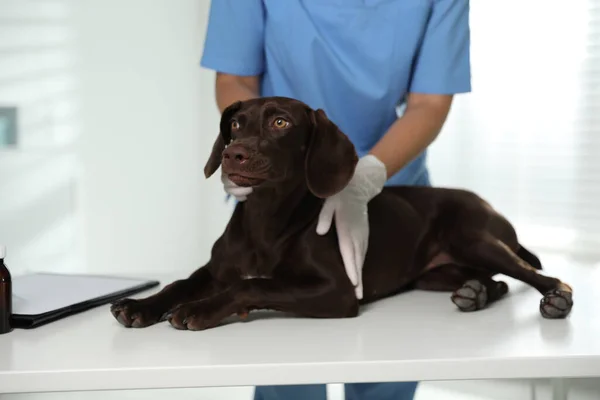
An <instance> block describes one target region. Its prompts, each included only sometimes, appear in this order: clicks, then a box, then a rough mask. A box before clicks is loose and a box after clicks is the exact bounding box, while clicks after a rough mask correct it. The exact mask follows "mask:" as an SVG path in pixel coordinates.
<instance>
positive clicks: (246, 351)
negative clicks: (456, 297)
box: [0, 259, 600, 393]
mask: <svg viewBox="0 0 600 400" xmlns="http://www.w3.org/2000/svg"><path fill="white" fill-rule="evenodd" d="M546 264H547V265H548V266H547V271H549V272H552V273H553V274H556V275H557V276H559V277H560V278H562V279H563V280H565V281H566V282H568V283H571V284H572V285H573V287H574V293H575V295H574V303H575V305H574V308H573V312H572V313H571V315H570V316H569V318H568V319H566V320H545V319H543V318H542V317H541V315H540V313H539V310H538V305H539V301H540V298H541V296H540V294H538V293H537V292H536V291H535V290H533V289H532V288H529V287H526V286H525V285H523V284H521V283H520V282H516V281H514V280H512V279H506V281H507V283H508V284H509V286H510V293H509V295H508V296H507V297H506V298H504V299H503V300H502V301H500V302H498V303H496V304H495V305H493V306H492V307H490V308H488V309H486V310H483V311H479V312H475V313H461V312H459V311H458V310H457V309H456V308H455V306H454V305H453V304H452V303H451V302H450V300H449V294H447V293H433V292H411V293H407V294H402V295H399V296H397V297H394V298H391V299H387V300H384V301H381V302H379V303H377V304H376V305H373V306H371V307H369V308H367V309H365V310H364V311H363V313H362V315H360V316H359V317H358V318H354V319H345V320H344V319H339V320H309V319H300V318H287V317H284V316H281V315H279V314H271V313H269V315H267V316H263V317H261V318H257V317H255V318H252V317H251V318H250V319H249V321H248V322H245V323H238V322H236V323H232V324H228V325H224V326H221V327H218V328H215V329H211V330H207V331H203V332H188V331H178V330H175V329H173V328H171V327H170V325H168V324H166V323H163V324H159V325H156V326H153V327H150V328H146V329H125V328H123V327H122V326H120V325H118V324H117V322H116V321H115V320H114V319H113V317H112V315H111V314H110V312H109V310H108V306H104V307H100V308H98V309H94V310H91V311H88V312H85V313H83V314H79V315H77V316H73V317H70V318H67V319H64V320H62V321H58V322H54V323H51V324H49V325H46V326H42V327H39V328H37V329H33V330H15V331H13V332H11V333H9V334H7V335H2V336H0V393H17V392H45V391H70V390H102V389H113V390H119V389H136V388H137V389H142V388H146V389H152V388H176V387H206V386H237V385H256V384H302V383H337V382H368V381H369V382H374V381H402V380H453V379H487V378H528V377H529V378H535V377H538V378H541V377H594V376H600V268H599V267H596V268H592V267H582V266H577V264H576V263H574V262H572V261H568V260H564V259H556V260H554V259H553V260H552V262H548V259H546ZM165 283H168V282H165ZM147 293H150V292H147ZM147 293H144V295H146V294H147ZM257 315H258V314H257Z"/></svg>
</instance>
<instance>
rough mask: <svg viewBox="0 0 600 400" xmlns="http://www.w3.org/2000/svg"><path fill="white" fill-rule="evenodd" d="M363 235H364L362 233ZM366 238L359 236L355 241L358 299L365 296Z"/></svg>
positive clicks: (356, 291)
mask: <svg viewBox="0 0 600 400" xmlns="http://www.w3.org/2000/svg"><path fill="white" fill-rule="evenodd" d="M361 236H362V235H361ZM365 242H366V240H365V238H364V237H360V236H359V237H357V238H356V240H355V242H354V262H355V267H356V284H355V286H356V287H355V293H356V298H357V299H359V300H360V299H362V296H363V285H362V267H363V263H364V261H365V252H366V246H365Z"/></svg>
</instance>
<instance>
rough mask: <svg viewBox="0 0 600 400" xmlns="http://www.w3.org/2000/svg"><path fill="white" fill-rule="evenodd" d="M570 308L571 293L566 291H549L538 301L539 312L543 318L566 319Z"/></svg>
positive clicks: (571, 303)
mask: <svg viewBox="0 0 600 400" xmlns="http://www.w3.org/2000/svg"><path fill="white" fill-rule="evenodd" d="M571 308H573V293H571V292H569V291H566V290H560V289H555V290H551V291H549V292H548V293H546V295H545V296H544V297H543V298H542V300H541V301H540V312H541V314H542V316H543V317H544V318H549V319H557V318H566V316H567V315H569V313H570V312H571Z"/></svg>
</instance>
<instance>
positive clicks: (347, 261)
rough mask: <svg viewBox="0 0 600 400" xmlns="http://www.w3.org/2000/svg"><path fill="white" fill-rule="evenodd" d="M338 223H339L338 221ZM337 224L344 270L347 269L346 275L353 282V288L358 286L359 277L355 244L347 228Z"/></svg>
mask: <svg viewBox="0 0 600 400" xmlns="http://www.w3.org/2000/svg"><path fill="white" fill-rule="evenodd" d="M336 222H337V221H336ZM339 225H340V224H337V229H338V243H339V246H340V253H341V254H342V261H343V262H344V268H345V269H346V274H347V275H348V278H349V279H350V282H352V285H353V286H356V285H357V284H358V276H357V274H356V261H355V260H354V243H353V240H352V237H351V236H350V233H349V231H348V230H347V229H344V228H345V227H344V226H343V224H342V226H339Z"/></svg>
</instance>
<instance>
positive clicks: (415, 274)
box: [111, 97, 573, 330]
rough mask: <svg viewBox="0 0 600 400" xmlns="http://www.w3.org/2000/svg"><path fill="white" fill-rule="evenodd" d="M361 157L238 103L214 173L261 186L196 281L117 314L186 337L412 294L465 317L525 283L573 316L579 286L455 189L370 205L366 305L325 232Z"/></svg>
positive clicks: (309, 120) (278, 100)
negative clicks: (334, 200)
mask: <svg viewBox="0 0 600 400" xmlns="http://www.w3.org/2000/svg"><path fill="white" fill-rule="evenodd" d="M357 160H358V158H357V155H356V152H355V149H354V147H353V145H352V144H351V142H350V141H349V140H348V138H347V137H346V136H345V135H344V134H343V133H342V132H340V130H339V129H338V127H337V126H336V125H335V124H334V123H333V122H331V121H330V120H329V119H328V118H327V117H326V115H325V113H324V112H323V111H322V110H317V111H314V110H312V109H310V108H309V107H308V106H307V105H305V104H304V103H301V102H299V101H296V100H293V99H288V98H282V97H271V98H261V99H255V100H249V101H245V102H238V103H235V104H233V105H231V106H229V107H228V108H227V109H226V110H225V111H224V112H223V115H222V117H221V123H220V133H219V135H218V137H217V139H216V141H215V144H214V147H213V149H212V154H211V155H210V158H209V160H208V162H207V164H206V167H205V175H206V177H210V176H211V175H212V174H213V173H214V172H215V171H216V170H217V169H218V168H219V166H221V167H222V169H223V173H225V174H226V175H227V176H228V177H229V179H230V180H232V181H233V182H234V183H236V184H238V185H241V186H250V185H251V186H254V191H253V193H252V194H251V195H250V196H249V197H248V199H247V200H246V201H245V202H243V203H239V204H237V206H236V208H235V211H234V213H233V215H232V217H231V220H230V221H229V223H228V225H227V227H226V229H225V232H224V233H223V235H222V236H221V237H220V238H219V239H218V240H217V241H216V243H215V244H214V247H213V249H212V254H211V259H210V261H209V262H208V264H207V265H205V266H204V267H203V268H199V269H198V270H196V271H195V272H194V273H193V274H192V275H191V276H189V277H188V278H187V279H182V280H178V281H176V282H174V283H171V284H170V285H168V286H166V287H165V288H164V289H163V290H162V291H160V292H159V293H157V294H155V295H152V296H150V297H148V298H145V299H141V300H132V299H124V300H121V301H118V302H116V303H115V304H113V305H112V307H111V312H112V314H113V315H114V316H115V318H116V319H117V320H118V321H119V322H120V323H121V324H123V325H125V326H127V327H138V328H139V327H145V326H148V325H151V324H154V323H157V322H160V321H164V320H168V321H169V322H170V323H171V325H173V326H174V327H176V328H178V329H190V330H201V329H206V328H211V327H214V326H217V325H218V324H219V323H220V322H221V321H222V320H223V319H225V318H227V317H229V316H230V315H232V314H238V315H241V316H243V315H247V313H248V312H250V311H252V310H257V309H271V310H278V311H283V312H288V313H293V314H296V315H298V316H302V317H317V318H343V317H355V316H357V315H358V312H359V304H363V303H369V302H372V301H375V300H377V299H381V298H383V297H386V296H390V295H393V294H396V293H399V292H401V291H404V290H408V289H411V288H417V289H423V290H435V291H449V292H453V294H452V296H451V299H452V301H453V302H454V303H455V304H456V305H457V306H458V308H459V309H460V310H462V311H474V310H479V309H481V308H484V307H485V306H486V305H488V304H490V303H492V302H494V301H496V300H498V299H500V298H501V297H502V296H503V295H504V294H506V293H507V291H508V286H507V285H506V283H504V282H501V281H496V280H494V279H492V277H493V276H494V275H496V274H504V275H507V276H511V277H513V278H516V279H519V280H521V281H523V282H525V283H527V284H529V285H531V286H533V287H534V288H535V289H537V290H538V291H539V292H540V293H541V294H542V295H543V298H542V301H541V304H540V311H541V314H542V316H544V317H546V318H564V317H566V316H567V315H568V314H569V312H570V310H571V307H572V305H573V301H572V290H571V288H570V287H569V286H568V285H567V284H565V283H562V282H561V281H560V280H558V279H556V278H551V277H547V276H544V275H542V274H540V273H539V272H538V270H540V269H541V264H540V261H539V260H538V258H537V257H536V256H534V255H533V254H531V253H530V252H529V251H527V250H526V249H525V248H524V247H523V246H521V245H520V244H519V242H518V240H517V236H516V233H515V230H514V229H513V227H512V226H511V224H510V223H509V222H508V221H507V220H506V219H505V218H503V217H502V216H501V215H499V214H498V213H496V212H495V211H494V210H493V209H492V207H490V206H489V205H488V204H487V203H486V202H485V201H483V200H482V199H481V198H479V197H478V196H477V195H475V194H473V193H471V192H468V191H464V190H453V189H440V188H429V187H409V186H407V187H386V188H385V189H384V190H383V192H382V193H381V194H380V195H378V196H376V197H375V198H374V199H373V200H372V201H371V202H370V203H369V225H370V237H369V247H368V253H367V256H366V260H365V264H364V268H363V285H364V298H363V300H362V301H360V302H359V301H358V300H357V299H356V297H355V293H354V288H353V286H352V284H351V282H350V280H349V279H348V277H347V275H346V271H345V268H344V266H343V262H342V258H341V255H340V252H339V249H338V242H337V237H336V231H335V228H333V227H332V229H331V230H330V232H329V233H328V234H327V235H324V236H319V235H317V233H316V225H317V219H318V215H319V211H320V210H321V207H322V205H323V199H324V198H326V197H328V196H331V195H333V194H335V193H337V192H339V191H340V190H342V189H343V188H344V186H345V185H346V184H347V183H348V181H349V180H350V178H351V177H352V175H353V173H354V167H355V165H356V162H357Z"/></svg>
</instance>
